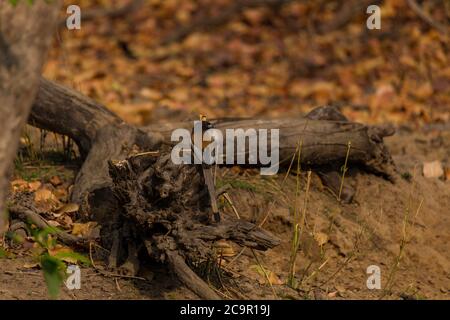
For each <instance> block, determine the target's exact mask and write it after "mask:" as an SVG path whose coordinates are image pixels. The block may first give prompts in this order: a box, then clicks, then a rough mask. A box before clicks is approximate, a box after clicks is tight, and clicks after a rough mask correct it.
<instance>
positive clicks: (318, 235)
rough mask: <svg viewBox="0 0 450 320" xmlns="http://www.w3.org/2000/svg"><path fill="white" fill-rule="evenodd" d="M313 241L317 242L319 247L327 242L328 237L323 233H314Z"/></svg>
mask: <svg viewBox="0 0 450 320" xmlns="http://www.w3.org/2000/svg"><path fill="white" fill-rule="evenodd" d="M314 239H315V240H316V241H317V244H318V245H319V246H323V245H324V244H325V243H327V242H328V240H329V238H328V235H327V234H326V233H323V232H316V233H314Z"/></svg>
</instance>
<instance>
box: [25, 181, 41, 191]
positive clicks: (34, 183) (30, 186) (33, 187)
mask: <svg viewBox="0 0 450 320" xmlns="http://www.w3.org/2000/svg"><path fill="white" fill-rule="evenodd" d="M41 186H42V183H41V182H40V181H32V182H29V183H28V190H30V191H32V192H34V191H36V190H38V189H39V188H40V187H41Z"/></svg>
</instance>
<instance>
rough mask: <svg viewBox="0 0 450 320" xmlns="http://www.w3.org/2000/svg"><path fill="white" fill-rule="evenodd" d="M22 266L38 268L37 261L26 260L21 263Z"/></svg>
mask: <svg viewBox="0 0 450 320" xmlns="http://www.w3.org/2000/svg"><path fill="white" fill-rule="evenodd" d="M23 267H24V268H25V269H34V268H39V263H38V262H29V263H28V262H27V263H25V264H24V265H23Z"/></svg>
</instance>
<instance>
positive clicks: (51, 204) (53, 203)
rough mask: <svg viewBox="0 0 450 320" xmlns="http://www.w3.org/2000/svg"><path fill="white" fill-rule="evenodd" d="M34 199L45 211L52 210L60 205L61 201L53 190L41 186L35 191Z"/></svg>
mask: <svg viewBox="0 0 450 320" xmlns="http://www.w3.org/2000/svg"><path fill="white" fill-rule="evenodd" d="M34 201H35V202H36V206H37V207H38V208H39V209H41V210H43V211H52V210H53V209H55V208H57V207H59V206H60V202H59V200H58V199H57V198H56V196H55V195H54V194H53V192H52V191H50V190H48V189H46V188H41V189H39V190H37V191H36V192H35V193H34Z"/></svg>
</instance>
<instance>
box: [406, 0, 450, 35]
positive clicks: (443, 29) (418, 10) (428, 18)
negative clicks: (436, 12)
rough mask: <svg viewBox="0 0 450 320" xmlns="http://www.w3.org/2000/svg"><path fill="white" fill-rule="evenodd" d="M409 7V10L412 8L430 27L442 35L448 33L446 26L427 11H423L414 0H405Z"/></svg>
mask: <svg viewBox="0 0 450 320" xmlns="http://www.w3.org/2000/svg"><path fill="white" fill-rule="evenodd" d="M407 2H408V5H409V7H410V8H411V10H413V11H414V12H415V13H416V14H417V15H418V16H419V18H421V19H422V20H424V21H425V22H426V23H428V24H429V25H430V26H431V27H433V28H435V29H437V30H438V31H439V32H441V33H442V34H443V35H448V30H447V28H446V27H445V26H444V25H442V24H440V23H439V22H437V21H436V20H434V19H433V18H432V17H431V16H430V15H429V14H428V13H427V12H425V11H424V10H423V9H422V8H421V7H420V5H419V4H418V3H417V2H416V1H415V0H407Z"/></svg>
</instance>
